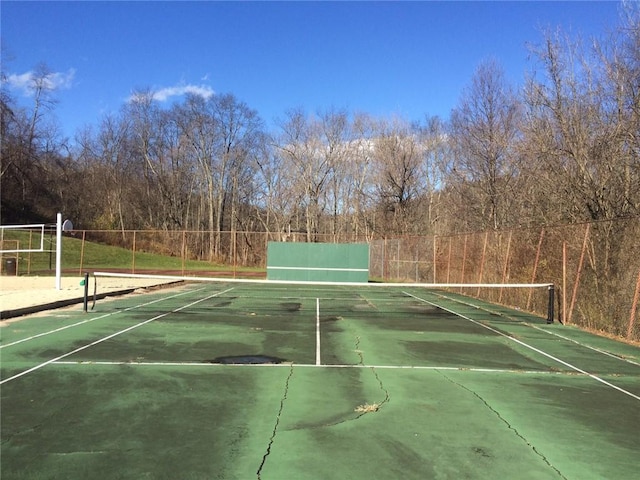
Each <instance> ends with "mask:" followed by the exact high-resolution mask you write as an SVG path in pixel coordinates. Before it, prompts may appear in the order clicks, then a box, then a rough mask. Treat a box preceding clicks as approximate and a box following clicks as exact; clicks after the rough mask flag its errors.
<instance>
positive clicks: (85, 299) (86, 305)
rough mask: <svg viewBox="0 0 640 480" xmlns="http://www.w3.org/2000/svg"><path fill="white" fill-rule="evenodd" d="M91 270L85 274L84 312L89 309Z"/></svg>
mask: <svg viewBox="0 0 640 480" xmlns="http://www.w3.org/2000/svg"><path fill="white" fill-rule="evenodd" d="M88 306H89V272H85V274H84V304H83V310H82V311H83V312H84V313H87V311H88V310H89V308H88Z"/></svg>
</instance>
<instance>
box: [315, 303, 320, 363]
mask: <svg viewBox="0 0 640 480" xmlns="http://www.w3.org/2000/svg"><path fill="white" fill-rule="evenodd" d="M316 365H320V299H319V298H316Z"/></svg>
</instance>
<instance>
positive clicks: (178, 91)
mask: <svg viewBox="0 0 640 480" xmlns="http://www.w3.org/2000/svg"><path fill="white" fill-rule="evenodd" d="M187 93H191V94H193V95H199V96H201V97H202V98H204V99H207V98H209V97H211V96H212V95H214V94H215V92H214V91H213V89H212V88H211V87H209V86H208V85H177V86H174V87H165V88H160V89H158V90H153V91H151V97H152V98H153V100H156V101H158V102H166V101H167V100H169V99H170V98H171V97H180V96H182V95H186V94H187ZM143 95H144V94H143ZM138 97H139V95H138V94H133V95H132V96H131V97H129V101H130V102H135V101H136V100H137V99H138Z"/></svg>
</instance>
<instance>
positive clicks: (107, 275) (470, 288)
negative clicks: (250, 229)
mask: <svg viewBox="0 0 640 480" xmlns="http://www.w3.org/2000/svg"><path fill="white" fill-rule="evenodd" d="M93 277H94V281H93V288H90V283H91V282H90V281H88V282H87V284H86V288H85V309H86V307H87V305H88V304H89V303H93V305H95V302H96V299H98V298H102V297H104V296H106V294H102V293H101V286H102V285H107V284H109V286H110V291H111V292H112V293H111V294H113V292H114V285H115V286H117V288H116V289H115V292H117V293H129V292H133V291H136V290H138V289H140V288H144V289H150V288H156V287H167V286H174V287H175V286H180V285H186V284H197V283H200V284H207V285H211V286H218V287H223V286H233V288H234V292H235V293H234V295H242V296H247V297H252V298H269V297H272V296H273V295H276V294H281V293H282V292H286V294H287V295H289V296H291V297H294V296H296V295H297V296H304V297H310V296H322V297H324V298H329V299H330V298H334V297H335V296H340V295H358V294H359V293H360V292H366V291H376V292H378V293H377V295H380V293H381V292H388V293H389V295H397V294H398V292H401V293H403V294H407V292H408V294H409V295H414V294H420V293H422V292H429V293H430V294H431V295H432V296H434V297H435V298H438V299H440V300H441V301H442V302H443V303H444V304H450V303H452V302H453V303H455V304H463V305H465V304H466V305H467V306H470V307H474V308H478V309H484V310H487V311H488V312H490V313H492V314H496V315H500V316H502V317H505V318H511V319H516V320H517V319H519V318H521V316H524V315H528V316H531V315H534V316H538V317H542V318H543V319H544V320H546V322H547V323H553V322H554V316H555V309H554V303H555V288H554V285H553V284H551V283H531V284H495V283H494V284H489V283H487V284H483V283H475V284H461V283H383V282H368V283H354V282H314V281H292V280H264V279H238V278H217V277H198V276H178V275H151V274H128V273H113V272H95V273H94V274H93ZM114 282H115V284H114ZM276 292H277V293H276Z"/></svg>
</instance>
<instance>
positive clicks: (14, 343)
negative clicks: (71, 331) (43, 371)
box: [0, 288, 202, 349]
mask: <svg viewBox="0 0 640 480" xmlns="http://www.w3.org/2000/svg"><path fill="white" fill-rule="evenodd" d="M199 290H202V289H201V288H200V289H198V290H190V291H187V292H181V293H176V294H175V295H171V296H168V297H162V298H159V299H157V300H152V301H150V302H147V303H141V304H140V305H135V306H133V307H127V308H124V309H122V310H118V311H117V312H111V313H105V314H104V315H99V316H97V317H94V318H89V319H87V320H82V321H81V322H77V323H73V324H71V325H65V326H64V327H60V328H56V329H55V330H49V331H48V332H43V333H38V334H37V335H32V336H30V337H27V338H22V339H20V340H16V341H15V342H11V343H7V344H6V345H0V349H3V348H5V347H11V346H13V345H17V344H19V343H23V342H27V341H29V340H33V339H35V338H39V337H44V336H47V335H51V334H52V333H57V332H61V331H62V330H66V329H67V328H72V327H77V326H78V325H83V324H85V323H89V322H93V321H95V320H100V319H101V318H107V317H110V316H112V315H118V314H119V313H122V312H127V311H130V310H135V309H136V308H140V307H146V306H147V305H152V304H154V303H158V302H161V301H163V300H168V299H170V298H175V297H179V296H181V295H186V294H187V293H193V292H197V291H199Z"/></svg>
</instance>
